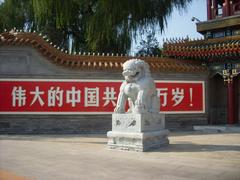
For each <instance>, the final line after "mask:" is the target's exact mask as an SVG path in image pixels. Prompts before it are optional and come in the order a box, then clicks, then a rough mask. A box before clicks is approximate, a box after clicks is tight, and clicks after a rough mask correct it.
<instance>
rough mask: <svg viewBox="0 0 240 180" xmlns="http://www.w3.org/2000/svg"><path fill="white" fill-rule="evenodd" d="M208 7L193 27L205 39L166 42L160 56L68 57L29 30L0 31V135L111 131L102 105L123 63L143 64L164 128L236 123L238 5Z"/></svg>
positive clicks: (213, 1) (239, 113)
mask: <svg viewBox="0 0 240 180" xmlns="http://www.w3.org/2000/svg"><path fill="white" fill-rule="evenodd" d="M207 2H208V3H207V4H208V20H207V21H205V22H198V23H197V31H198V32H200V33H201V34H203V37H204V38H203V39H201V40H190V39H178V40H171V41H166V42H165V43H164V57H152V56H145V57H129V56H124V55H121V54H100V53H90V52H88V53H86V52H76V53H72V54H69V53H68V51H65V50H63V49H60V48H59V47H57V46H56V45H54V44H53V43H52V42H51V41H50V40H49V39H47V37H46V36H43V35H41V34H38V33H36V32H31V33H29V32H28V33H26V32H21V31H18V30H15V31H10V32H3V33H0V77H1V79H0V98H1V99H0V111H1V112H0V133H84V132H88V133H89V132H94V133H96V132H106V131H108V130H110V129H111V114H109V113H105V111H107V110H106V109H105V107H108V106H109V108H110V109H111V108H112V107H113V105H114V103H115V100H116V94H117V90H116V89H117V87H118V85H117V83H119V82H120V81H121V80H122V79H123V77H122V75H121V71H122V64H123V63H124V62H125V61H126V60H128V59H130V58H140V59H143V60H145V61H146V62H148V63H149V65H150V68H151V72H152V76H153V78H154V79H155V80H157V81H156V83H157V88H158V95H159V96H160V100H161V110H162V111H163V112H164V113H166V126H167V128H169V129H173V130H181V129H192V126H193V125H206V124H235V123H239V122H240V106H239V104H240V80H239V79H240V77H239V71H240V59H239V58H240V35H239V30H240V14H239V0H235V1H229V0H225V1H224V0H208V1H207ZM67 84H68V86H67ZM69 84H70V85H69ZM91 84H92V85H91ZM31 88H32V89H31ZM44 88H45V90H44ZM64 88H65V89H64ZM114 88H115V89H114ZM64 93H65V96H66V98H65V99H62V96H63V94H64ZM47 95H48V97H47ZM88 95H89V96H88ZM97 97H98V98H100V99H98V101H97V100H96V99H97ZM10 101H11V102H10ZM52 106H56V108H55V107H54V108H53V107H52ZM68 107H70V110H69V109H67V108H68ZM52 108H53V109H52ZM75 108H78V109H75ZM66 109H67V110H66ZM74 109H75V110H74ZM112 110H113V109H112ZM25 111H26V112H25ZM79 112H80V113H79Z"/></svg>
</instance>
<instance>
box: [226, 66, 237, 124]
mask: <svg viewBox="0 0 240 180" xmlns="http://www.w3.org/2000/svg"><path fill="white" fill-rule="evenodd" d="M222 73H223V79H224V83H226V84H227V105H228V108H227V109H228V120H227V123H228V124H234V92H233V78H234V77H235V76H237V75H238V74H239V72H238V70H237V69H236V68H234V67H233V64H230V63H227V64H224V69H223V72H222Z"/></svg>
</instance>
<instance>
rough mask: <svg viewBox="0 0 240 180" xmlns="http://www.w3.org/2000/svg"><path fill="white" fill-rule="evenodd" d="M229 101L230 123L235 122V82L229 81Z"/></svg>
mask: <svg viewBox="0 0 240 180" xmlns="http://www.w3.org/2000/svg"><path fill="white" fill-rule="evenodd" d="M227 86H228V87H227V88H228V89H227V96H228V97H227V101H228V102H227V103H228V122H227V123H228V124H233V123H234V101H233V98H234V97H233V96H234V94H233V82H228V83H227Z"/></svg>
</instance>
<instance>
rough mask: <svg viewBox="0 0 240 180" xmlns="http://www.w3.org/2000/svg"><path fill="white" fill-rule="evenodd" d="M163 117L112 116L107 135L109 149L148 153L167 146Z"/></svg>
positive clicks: (157, 115)
mask: <svg viewBox="0 0 240 180" xmlns="http://www.w3.org/2000/svg"><path fill="white" fill-rule="evenodd" d="M164 128H165V116H164V115H163V114H159V113H144V114H113V115H112V131H109V132H108V133H107V137H108V146H109V147H110V148H111V149H121V150H133V151H148V150H152V149H157V148H159V147H161V146H164V145H167V144H169V141H168V138H167V136H168V133H169V131H168V130H166V129H164Z"/></svg>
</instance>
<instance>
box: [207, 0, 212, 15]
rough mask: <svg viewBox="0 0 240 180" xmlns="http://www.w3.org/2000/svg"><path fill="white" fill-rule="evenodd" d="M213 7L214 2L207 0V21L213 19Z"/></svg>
mask: <svg viewBox="0 0 240 180" xmlns="http://www.w3.org/2000/svg"><path fill="white" fill-rule="evenodd" d="M211 6H212V1H211V0H207V19H208V20H210V19H212V10H211Z"/></svg>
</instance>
